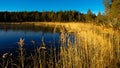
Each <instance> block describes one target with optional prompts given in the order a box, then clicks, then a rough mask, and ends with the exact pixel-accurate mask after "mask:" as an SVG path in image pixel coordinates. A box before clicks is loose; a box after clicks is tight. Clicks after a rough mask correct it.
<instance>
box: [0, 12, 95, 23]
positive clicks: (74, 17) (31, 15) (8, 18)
mask: <svg viewBox="0 0 120 68" xmlns="http://www.w3.org/2000/svg"><path fill="white" fill-rule="evenodd" d="M95 18H96V15H95V14H93V13H92V12H91V10H88V12H87V14H84V13H80V12H77V11H59V12H53V11H49V12H37V11H33V12H7V11H6V12H0V22H91V21H94V20H95Z"/></svg>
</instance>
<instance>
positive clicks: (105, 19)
mask: <svg viewBox="0 0 120 68" xmlns="http://www.w3.org/2000/svg"><path fill="white" fill-rule="evenodd" d="M103 4H104V6H105V12H104V13H100V12H99V13H98V15H95V14H94V13H93V12H91V10H90V9H88V11H87V13H86V14H85V13H81V12H78V11H73V10H70V11H58V12H54V11H43V12H38V11H33V12H27V11H24V12H7V11H5V12H0V22H4V23H7V22H85V23H86V22H87V23H88V22H93V23H97V24H112V25H113V26H117V27H119V26H120V10H119V9H120V0H103Z"/></svg>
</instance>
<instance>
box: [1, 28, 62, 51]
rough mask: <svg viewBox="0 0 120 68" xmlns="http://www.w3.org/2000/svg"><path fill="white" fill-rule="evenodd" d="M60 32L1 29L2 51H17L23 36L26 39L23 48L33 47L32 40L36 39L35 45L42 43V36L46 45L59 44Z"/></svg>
mask: <svg viewBox="0 0 120 68" xmlns="http://www.w3.org/2000/svg"><path fill="white" fill-rule="evenodd" d="M59 35H60V34H59V33H58V32H56V33H53V32H50V31H45V30H37V31H36V30H33V29H32V30H30V29H26V30H23V29H20V28H19V29H17V30H15V29H3V28H2V29H0V50H1V51H0V52H8V51H15V50H16V49H18V48H19V46H18V42H19V40H20V38H21V37H22V38H23V39H24V43H25V44H24V47H23V48H26V49H28V48H33V44H32V42H31V41H32V40H34V41H35V45H37V46H40V45H41V44H42V38H44V43H45V44H46V46H48V47H49V46H50V45H55V46H58V45H59Z"/></svg>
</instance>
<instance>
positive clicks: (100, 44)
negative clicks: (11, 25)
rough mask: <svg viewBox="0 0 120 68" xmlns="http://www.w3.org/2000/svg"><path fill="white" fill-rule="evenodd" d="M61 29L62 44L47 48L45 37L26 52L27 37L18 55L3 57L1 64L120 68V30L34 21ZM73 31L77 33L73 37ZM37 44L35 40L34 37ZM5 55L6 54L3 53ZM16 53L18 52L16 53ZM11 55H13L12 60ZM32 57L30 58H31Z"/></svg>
mask: <svg viewBox="0 0 120 68" xmlns="http://www.w3.org/2000/svg"><path fill="white" fill-rule="evenodd" d="M33 24H34V25H35V26H46V27H47V26H51V27H53V28H54V29H53V32H56V29H57V28H58V27H59V29H60V41H59V42H60V44H61V45H60V47H59V48H58V49H57V48H55V47H54V45H50V46H51V48H49V49H47V48H46V46H45V43H44V40H43V43H42V45H41V46H40V47H37V48H35V49H34V50H33V53H31V54H30V55H26V54H25V49H24V48H23V47H22V46H24V40H23V39H20V41H19V44H18V45H19V55H18V57H16V58H14V59H15V60H14V59H13V58H11V57H10V58H9V59H8V56H9V54H7V55H6V56H7V57H2V59H3V63H1V67H3V68H4V67H5V66H14V67H18V68H119V67H120V58H119V57H120V32H119V30H117V29H114V28H112V27H105V26H103V25H101V26H97V25H94V24H83V23H33ZM71 35H72V36H73V37H74V39H73V40H71V39H70V37H71ZM32 43H33V45H35V41H32ZM3 55H4V54H3ZM13 57H14V56H13ZM10 59H13V60H12V62H11V60H10ZM28 61H29V62H28Z"/></svg>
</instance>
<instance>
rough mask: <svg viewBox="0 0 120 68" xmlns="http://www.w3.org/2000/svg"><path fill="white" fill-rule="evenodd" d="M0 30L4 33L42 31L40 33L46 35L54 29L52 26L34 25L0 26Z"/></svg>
mask: <svg viewBox="0 0 120 68" xmlns="http://www.w3.org/2000/svg"><path fill="white" fill-rule="evenodd" d="M0 29H2V30H4V31H8V30H13V31H17V30H23V31H25V32H26V31H34V32H38V31H42V32H44V33H46V32H53V30H54V27H52V26H35V25H34V24H0ZM58 30H59V29H57V31H58Z"/></svg>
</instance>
